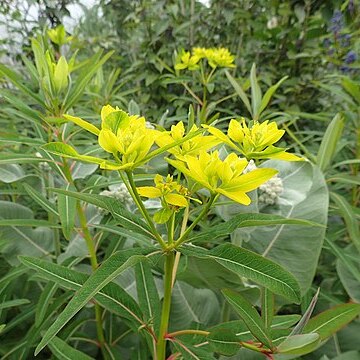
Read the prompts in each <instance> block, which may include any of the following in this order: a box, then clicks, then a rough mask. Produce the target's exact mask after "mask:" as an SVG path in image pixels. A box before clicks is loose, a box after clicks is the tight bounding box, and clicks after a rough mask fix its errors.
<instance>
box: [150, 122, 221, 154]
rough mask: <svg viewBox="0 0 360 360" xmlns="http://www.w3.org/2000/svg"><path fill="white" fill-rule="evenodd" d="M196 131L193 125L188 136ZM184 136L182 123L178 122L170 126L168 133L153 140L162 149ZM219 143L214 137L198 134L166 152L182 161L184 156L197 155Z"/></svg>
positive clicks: (161, 134)
mask: <svg viewBox="0 0 360 360" xmlns="http://www.w3.org/2000/svg"><path fill="white" fill-rule="evenodd" d="M198 130H199V129H198V127H197V126H196V125H193V126H192V128H191V129H190V131H189V134H191V133H194V132H196V131H198ZM184 136H185V127H184V124H183V122H182V121H180V122H179V123H177V124H176V125H172V126H171V130H170V131H166V132H163V133H160V135H159V136H158V137H157V138H156V139H155V142H156V144H157V145H158V146H159V147H163V146H166V145H170V144H172V143H174V142H176V141H178V140H181V139H182V138H183V137H184ZM220 142H221V141H220V140H218V139H217V138H216V137H215V136H203V135H202V134H199V135H195V136H194V137H192V138H191V139H189V140H187V141H185V142H183V143H182V144H181V145H177V146H174V147H172V148H171V149H169V150H168V152H169V153H170V154H173V155H175V156H176V157H177V158H178V159H182V158H183V157H184V156H185V155H192V156H195V155H198V154H199V152H200V151H203V150H204V151H207V150H209V149H211V148H212V147H214V146H216V145H217V144H219V143H220Z"/></svg>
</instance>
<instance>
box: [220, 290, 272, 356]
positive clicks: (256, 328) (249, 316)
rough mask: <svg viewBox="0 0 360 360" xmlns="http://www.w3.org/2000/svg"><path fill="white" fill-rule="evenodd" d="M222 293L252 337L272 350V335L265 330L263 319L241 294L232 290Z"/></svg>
mask: <svg viewBox="0 0 360 360" xmlns="http://www.w3.org/2000/svg"><path fill="white" fill-rule="evenodd" d="M222 293H223V295H224V296H225V298H226V300H227V301H228V302H229V304H230V305H232V306H233V308H234V309H235V310H236V312H237V313H238V314H239V315H240V317H241V318H242V320H243V321H244V323H245V325H246V326H247V327H248V329H249V330H250V332H251V333H252V335H253V336H254V337H255V338H257V339H258V340H259V341H260V342H261V343H263V344H264V345H266V346H267V347H268V348H269V349H271V348H272V344H271V338H270V334H269V333H268V331H267V329H266V328H265V324H264V323H263V322H262V320H261V317H260V315H259V313H258V312H257V311H256V310H255V308H254V307H253V306H252V305H251V304H250V303H249V302H248V301H247V300H246V299H244V298H243V297H242V296H241V295H240V294H238V293H236V292H234V291H232V290H228V289H226V290H223V291H222Z"/></svg>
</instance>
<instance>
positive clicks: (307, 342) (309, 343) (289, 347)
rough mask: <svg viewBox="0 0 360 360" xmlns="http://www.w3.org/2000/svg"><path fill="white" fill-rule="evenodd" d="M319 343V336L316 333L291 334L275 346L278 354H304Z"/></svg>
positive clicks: (312, 349)
mask: <svg viewBox="0 0 360 360" xmlns="http://www.w3.org/2000/svg"><path fill="white" fill-rule="evenodd" d="M319 343H320V336H319V335H318V334H316V333H314V334H302V335H292V336H290V337H288V338H287V339H286V340H285V341H283V342H282V343H281V344H280V345H279V346H278V347H277V351H278V352H279V353H280V354H289V355H290V354H291V355H305V354H308V353H310V352H312V351H314V350H315V349H316V348H317V347H318V346H319Z"/></svg>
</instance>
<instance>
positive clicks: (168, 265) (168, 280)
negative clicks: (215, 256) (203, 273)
mask: <svg viewBox="0 0 360 360" xmlns="http://www.w3.org/2000/svg"><path fill="white" fill-rule="evenodd" d="M174 259H175V254H174V252H169V253H168V254H166V260H165V269H164V270H165V275H164V299H163V304H162V312H161V323H160V332H159V336H158V341H157V344H156V354H157V360H165V356H166V339H165V336H166V334H167V330H168V326H169V317H170V307H171V291H172V274H173V267H174Z"/></svg>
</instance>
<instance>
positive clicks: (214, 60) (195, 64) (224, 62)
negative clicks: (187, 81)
mask: <svg viewBox="0 0 360 360" xmlns="http://www.w3.org/2000/svg"><path fill="white" fill-rule="evenodd" d="M201 59H206V60H207V62H208V64H209V65H210V66H211V67H212V68H213V69H215V68H218V67H227V68H232V67H235V64H234V60H235V57H234V55H232V54H231V53H230V51H229V50H228V49H226V48H199V47H195V48H193V49H192V52H191V53H190V51H184V50H182V52H181V53H180V55H179V56H178V58H177V60H176V64H175V69H176V70H185V69H188V70H197V69H199V67H200V66H199V62H200V60H201Z"/></svg>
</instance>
